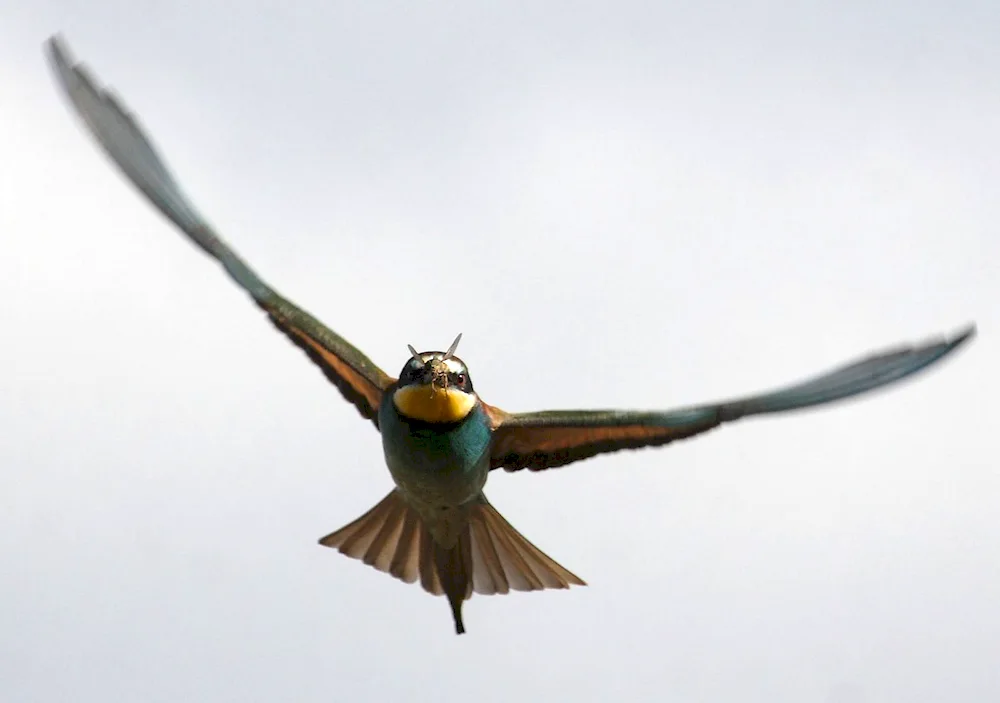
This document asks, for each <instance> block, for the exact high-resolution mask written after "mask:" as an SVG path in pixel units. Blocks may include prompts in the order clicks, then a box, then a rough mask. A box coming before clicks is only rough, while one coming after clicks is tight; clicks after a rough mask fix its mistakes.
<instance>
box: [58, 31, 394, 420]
mask: <svg viewBox="0 0 1000 703" xmlns="http://www.w3.org/2000/svg"><path fill="white" fill-rule="evenodd" d="M47 48H48V55H49V59H50V60H51V62H52V66H53V69H54V70H55V74H56V77H57V78H58V79H59V83H60V84H61V85H62V87H63V89H64V90H65V91H66V95H67V96H68V97H69V99H70V101H71V102H72V103H73V106H74V107H75V108H76V110H77V112H78V113H79V115H80V117H82V118H83V120H84V122H86V123H87V126H88V127H89V128H90V131H91V132H92V133H93V134H94V136H95V137H96V138H97V141H98V142H99V143H100V145H101V146H102V147H103V148H104V150H105V151H106V152H107V153H108V155H109V156H110V157H111V159H112V160H113V161H114V162H115V163H116V164H117V165H118V167H119V168H121V170H122V171H123V172H124V173H125V175H126V176H128V177H129V179H130V180H131V181H132V183H133V184H135V186H136V187H138V188H139V190H141V191H142V192H143V194H145V196H146V197H147V198H149V200H150V201H152V203H153V204H154V205H155V206H156V207H157V208H159V210H160V212H162V213H163V214H164V215H166V216H167V217H168V218H169V219H170V220H171V221H172V222H173V223H174V224H176V225H177V226H178V227H179V228H180V229H181V230H182V231H183V232H184V233H185V234H187V235H188V237H189V238H190V239H191V241H192V242H194V243H195V244H197V245H198V246H199V247H200V248H201V249H202V250H203V251H205V253H207V254H209V255H210V256H213V257H215V258H216V259H217V260H218V261H219V263H221V264H222V266H223V268H225V269H226V272H227V273H228V274H229V275H230V277H231V278H232V279H233V280H234V281H236V283H237V284H239V286H240V287H241V288H243V290H245V291H246V292H247V293H249V294H250V296H251V297H252V298H253V299H254V302H256V303H257V305H258V306H260V307H261V308H262V309H263V310H264V311H265V312H266V313H267V314H268V316H269V317H270V319H271V322H273V323H274V325H275V326H276V327H277V328H278V329H279V330H281V331H282V332H284V333H285V334H286V335H287V336H288V338H289V339H291V340H292V342H294V343H295V344H296V345H297V346H298V347H300V348H301V349H302V350H303V351H305V353H306V354H308V355H309V358H310V359H312V360H313V361H314V362H315V363H316V364H317V365H318V366H319V367H320V368H321V369H322V370H323V373H324V374H325V375H326V377H327V378H328V379H330V380H331V381H332V382H333V383H334V385H336V386H337V388H338V389H340V392H341V393H342V394H343V395H344V397H345V398H347V400H349V401H350V402H351V403H353V404H354V405H355V407H357V409H358V410H359V411H360V412H361V414H362V415H363V416H364V417H366V418H368V419H370V420H372V421H374V422H375V423H376V425H377V424H378V407H379V404H380V403H381V401H382V394H383V392H384V391H385V389H386V388H388V387H389V386H390V385H391V384H392V383H393V381H394V380H395V379H393V378H391V377H390V376H388V375H386V374H385V372H383V371H382V369H380V368H379V367H378V366H376V365H375V364H374V363H372V361H371V360H370V359H368V357H366V356H365V355H364V354H362V353H361V352H360V351H358V350H357V349H355V348H354V347H353V346H351V345H350V344H349V343H348V342H347V341H346V340H344V339H343V338H342V337H340V336H339V335H337V334H336V333H334V332H333V331H332V330H330V329H328V328H327V327H326V326H324V325H323V323H321V322H320V321H319V320H317V319H316V318H314V317H313V316H312V315H310V314H309V313H307V312H305V311H304V310H300V309H299V308H298V307H296V306H295V304H293V303H292V302H290V301H288V300H285V299H284V298H283V297H281V296H280V295H279V294H278V293H277V292H276V291H275V290H273V289H272V288H271V287H270V286H268V285H267V283H265V282H264V281H263V280H261V279H260V278H259V277H258V276H257V274H255V273H254V272H253V271H252V270H251V269H250V268H249V267H248V266H247V265H246V264H245V263H244V262H243V260H242V259H240V257H239V256H237V254H236V252H234V251H233V250H232V249H230V248H229V245H227V244H226V243H225V242H224V241H223V240H222V239H221V238H220V237H219V236H218V235H216V233H215V232H214V231H213V229H212V227H211V226H210V225H209V224H208V223H207V222H206V221H205V219H204V218H203V217H202V216H201V215H200V214H199V213H198V211H197V210H196V209H195V208H194V206H192V205H191V202H190V201H189V200H188V199H187V197H186V196H185V195H184V193H183V192H182V191H181V189H180V188H179V187H178V186H177V183H176V182H175V181H174V178H173V176H172V175H171V174H170V172H169V171H168V170H167V167H166V165H165V164H164V163H163V161H162V159H160V157H159V155H158V154H157V153H156V150H155V149H154V148H153V145H152V143H151V142H150V140H149V139H148V138H147V137H146V135H145V134H144V133H143V130H142V128H141V127H140V126H139V124H138V122H137V121H136V119H135V117H134V116H132V115H130V114H129V112H128V110H126V109H125V108H124V106H123V105H122V104H121V103H120V102H119V101H118V100H117V99H116V98H115V96H113V95H112V94H111V93H110V92H109V91H107V90H102V89H101V88H100V86H99V85H98V83H97V82H96V81H95V80H94V79H93V78H92V77H91V76H90V74H89V72H88V71H87V69H86V67H84V66H82V65H80V64H76V65H74V64H73V63H72V62H71V61H70V59H69V56H68V51H67V50H66V47H65V45H64V42H63V41H62V39H61V38H60V37H58V36H55V37H52V38H50V39H49V41H48V42H47Z"/></svg>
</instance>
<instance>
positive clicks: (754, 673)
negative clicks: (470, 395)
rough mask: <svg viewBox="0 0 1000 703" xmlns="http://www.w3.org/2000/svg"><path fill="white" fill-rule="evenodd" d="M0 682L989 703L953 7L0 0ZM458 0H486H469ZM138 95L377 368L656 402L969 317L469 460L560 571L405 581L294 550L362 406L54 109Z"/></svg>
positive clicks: (402, 694)
mask: <svg viewBox="0 0 1000 703" xmlns="http://www.w3.org/2000/svg"><path fill="white" fill-rule="evenodd" d="M0 7H2V13H0V16H2V21H0V160H2V162H0V163H2V165H0V205H2V207H0V238H2V239H0V241H2V245H0V296H2V299H3V301H4V303H3V304H2V305H0V330H2V332H0V334H2V344H0V365H2V367H3V369H4V371H3V373H0V422H2V427H3V431H2V433H0V699H2V700H3V701H4V702H5V703H6V702H10V703H15V702H20V701H46V702H47V701H80V702H89V701H95V702H96V701H100V702H102V703H106V702H108V701H144V702H145V701H150V702H159V701H241V702H242V701H276V700H281V701H341V700H342V701H368V700H370V701H384V700H408V701H418V700H428V701H430V700H434V701H451V700H455V701H457V700H470V699H471V700H476V701H483V702H484V703H485V702H489V701H503V702H505V703H509V702H510V701H533V700H549V701H552V700H560V699H562V698H567V699H572V700H577V701H604V700H662V701H679V702H688V701H713V702H714V701H720V702H721V701H741V702H744V701H761V702H767V703H779V702H783V701H788V702H794V703H801V702H803V701H817V702H820V703H875V702H877V701H906V702H907V703H921V702H924V701H928V702H930V701H942V700H953V701H986V700H997V699H1000V667H998V666H997V661H998V657H1000V609H998V608H997V598H996V597H997V592H998V589H1000V558H998V554H1000V516H998V510H997V508H998V495H1000V472H998V467H997V458H996V456H997V452H996V445H997V441H998V439H997V429H998V424H1000V423H998V419H1000V418H998V411H997V405H996V398H997V392H998V390H1000V389H998V385H1000V384H998V380H1000V372H998V371H997V359H998V358H1000V342H998V341H997V334H998V332H997V330H998V323H1000V303H998V301H1000V265H998V261H1000V244H998V242H1000V238H998V236H997V228H998V224H1000V198H998V196H997V193H998V192H1000V130H998V129H997V126H998V124H1000V4H997V3H996V2H995V0H982V1H981V2H954V3H941V2H917V3H914V2H895V3H888V2H882V3H874V2H860V1H859V2H839V1H838V2H833V1H831V2H826V3H798V2H753V3H742V4H740V9H738V10H734V9H733V8H732V7H729V6H723V5H719V6H714V7H713V6H712V5H711V4H708V3H701V4H697V7H696V4H695V3H683V4H681V3H676V4H667V3H653V2H646V3H643V2H626V1H622V0H620V1H618V2H610V1H609V2H601V3H597V2H586V3H584V2H573V3H571V2H548V3H539V2H506V3H486V2H472V1H469V2H464V3H457V2H431V3H376V2H371V3H358V2H340V1H337V2H328V1H326V0H303V1H301V2H296V3H278V2H264V1H262V0H250V1H248V2H243V3H236V2H224V1H223V0H203V1H201V2H197V3H150V2H148V1H147V2H139V1H135V0H87V1H86V2H84V1H83V0H78V1H74V2H69V1H64V2H55V1H54V0H0ZM499 7H502V8H503V9H498V8H499ZM56 31H62V32H64V33H65V36H66V38H67V40H68V41H69V44H70V47H71V49H72V50H73V51H74V53H75V54H76V56H78V57H79V58H82V59H84V60H85V61H87V63H88V64H89V65H90V66H91V67H92V69H93V70H94V71H95V73H96V74H97V75H98V76H99V77H100V78H101V80H102V81H104V82H106V83H109V84H111V85H113V86H114V87H115V88H116V89H117V90H118V91H119V93H120V94H121V95H122V96H123V97H124V100H125V101H126V103H127V104H128V105H129V107H130V108H131V109H132V110H134V111H135V112H136V113H137V114H138V115H139V116H140V117H141V119H142V121H143V123H144V124H145V126H146V127H147V128H148V130H149V131H150V133H151V134H152V135H153V137H154V139H155V141H156V142H157V144H158V145H159V147H160V149H161V151H162V152H163V154H164V155H165V156H166V159H167V161H168V162H169V164H170V165H171V167H172V168H173V169H174V171H175V172H176V174H177V176H178V178H179V180H180V181H181V183H182V184H183V186H184V188H185V189H186V190H187V191H188V192H189V193H190V194H191V196H192V198H193V199H194V200H195V202H196V203H197V204H198V205H199V207H200V208H201V209H202V210H203V211H204V212H205V213H206V214H207V215H208V216H209V218H210V219H211V220H212V221H213V222H214V223H215V224H216V225H217V226H218V228H219V229H220V231H221V232H222V233H223V234H224V236H226V237H227V238H228V239H229V240H230V242H231V243H232V244H233V245H234V246H235V247H236V248H237V250H239V251H240V252H241V253H242V254H243V255H244V256H245V257H246V258H247V259H248V260H249V261H250V263H251V264H252V265H253V266H255V267H256V268H257V269H258V270H259V272H260V273H261V274H262V275H263V276H264V277H265V278H266V279H267V280H268V281H269V282H270V283H271V284H272V285H274V286H275V287H276V288H277V289H278V290H280V291H282V292H283V293H284V294H285V295H287V296H288V297H290V298H291V299H293V300H295V301H296V302H297V303H299V304H300V305H301V306H303V307H304V308H306V309H307V310H309V311H311V312H312V313H314V314H315V315H317V316H318V317H320V318H321V319H323V320H324V321H325V322H326V323H327V324H329V325H330V326H331V327H332V328H334V329H336V330H337V331H338V332H340V333H342V334H343V335H345V336H346V337H347V338H348V339H350V340H351V341H352V342H354V343H355V344H357V345H358V346H359V347H361V348H362V349H363V350H364V351H365V352H366V353H367V354H369V355H370V356H371V357H372V358H373V359H374V360H375V361H376V362H378V363H379V364H381V365H382V366H383V367H384V368H385V369H386V370H387V371H388V372H389V373H391V374H394V375H395V374H396V373H398V370H399V368H400V367H402V365H403V363H404V362H405V360H406V358H407V356H408V353H407V351H406V346H405V345H406V344H407V343H412V344H414V345H415V346H416V347H417V348H420V349H440V348H442V347H444V346H446V345H447V344H448V343H449V342H450V341H451V339H452V338H453V337H454V336H455V334H456V333H458V332H460V331H461V332H464V334H465V336H464V340H463V342H462V347H461V350H460V353H461V356H462V357H463V358H464V359H465V361H466V362H467V363H468V364H469V365H470V367H471V371H472V376H473V378H474V380H475V383H476V387H477V389H478V390H479V391H480V393H481V394H482V395H483V397H484V398H486V399H487V400H488V401H489V402H491V403H493V404H495V405H499V406H500V407H503V408H505V409H508V410H531V409H543V408H547V407H550V408H551V407H643V408H666V407H671V406H675V405H684V404H688V403H695V402H702V401H709V400H716V399H722V398H727V397H731V396H734V395H738V394H743V393H747V392H754V391H758V390H763V389H767V388H770V387H772V386H774V385H779V384H783V383H786V382H790V381H795V380H798V379H800V378H802V377H803V376H808V375H810V374H813V373H815V372H819V371H823V370H826V369H827V368H828V367H830V366H832V365H836V364H839V363H841V362H843V361H846V360H849V359H851V358H853V357H855V356H857V355H859V354H862V353H865V352H867V351H869V350H872V349H878V348H882V347H885V346H892V345H894V344H896V343H898V342H902V341H910V340H920V339H923V338H925V337H927V336H929V335H933V334H937V333H942V332H950V331H952V330H954V329H956V328H958V327H959V326H961V325H962V324H964V323H966V322H969V321H973V320H974V321H976V322H977V323H978V325H979V332H980V334H979V338H978V339H977V340H976V341H975V342H974V344H972V345H971V346H970V347H969V348H968V349H966V350H965V351H963V352H961V353H960V354H958V355H957V356H956V357H955V358H954V359H953V360H951V361H949V362H948V363H946V364H944V365H943V366H941V367H939V368H937V369H935V370H934V371H932V372H930V373H928V374H927V375H925V376H921V377H919V378H918V379H917V380H916V381H914V382H912V383H908V384H906V385H905V386H899V387H896V388H894V389H892V390H891V391H887V392H884V393H880V394H878V395H876V396H870V397H868V398H866V399H864V400H862V401H858V402H850V403H845V404H843V405H840V406H835V407H830V408H828V409H824V410H820V411H813V412H806V413H803V414H799V415H790V416H784V417H775V418H769V419H754V420H748V421H746V422H744V423H739V424H737V425H735V426H731V427H728V428H726V429H723V430H721V431H718V432H715V433H711V434H709V435H705V436H703V437H701V438H698V439H694V440H691V441H689V442H683V443H678V444H676V445H672V446H670V447H668V448H665V449H661V450H648V451H643V452H636V453H631V454H620V455H613V456H607V457H603V458H598V459H594V460H590V461H587V462H584V463H580V464H577V465H574V466H571V467H567V468H564V469H561V470H556V471H550V472H547V473H545V474H529V473H527V472H524V473H522V474H517V475H507V474H503V473H497V474H494V475H493V476H491V479H490V483H489V485H488V486H487V494H488V495H489V496H490V499H491V500H492V502H493V503H494V504H495V505H496V506H497V508H498V509H499V510H500V511H501V512H502V513H503V514H504V515H505V516H506V517H507V518H508V519H509V520H510V522H511V523H512V524H514V525H515V526H516V527H517V528H518V529H519V530H521V531H522V532H523V533H524V534H525V535H526V536H527V537H528V538H529V539H530V540H532V541H533V542H535V543H536V544H537V545H538V546H539V547H541V548H542V549H543V550H544V551H546V552H547V553H549V554H550V555H551V556H552V557H553V558H555V559H556V560H557V561H559V562H560V563H562V564H564V565H565V566H566V567H567V568H569V569H571V570H572V571H574V572H576V573H577V574H579V575H580V576H581V577H582V578H584V579H585V580H587V581H588V582H589V583H590V586H589V587H588V588H580V589H574V590H572V591H570V592H546V593H541V594H538V593H533V594H523V593H517V594H513V595H509V596H503V597H481V596H478V597H475V598H473V599H472V601H470V602H469V603H468V604H467V606H466V609H465V611H466V624H467V626H468V629H469V633H468V634H467V635H465V636H463V637H456V636H455V635H454V633H453V628H452V624H451V618H450V616H449V613H448V607H447V605H446V603H445V601H444V600H443V599H440V598H432V597H430V596H428V595H427V594H425V593H424V592H423V591H421V589H419V588H417V587H414V586H407V585H405V584H402V583H400V582H398V581H395V580H394V579H391V578H388V577H387V576H385V575H384V574H380V573H378V572H376V571H375V570H373V569H370V568H368V567H365V566H363V565H362V564H360V563H359V562H356V561H353V560H350V559H347V558H345V557H343V556H340V555H339V554H337V553H335V552H333V551H331V550H328V549H324V548H322V547H320V546H318V545H317V544H316V540H317V539H318V538H319V537H320V536H322V535H324V534H327V533H328V532H330V531H332V530H334V529H336V528H339V527H341V526H342V525H344V524H345V523H347V522H349V521H350V520H353V519H354V518H355V517H357V516H358V515H360V514H361V513H363V512H364V511H366V510H367V509H368V508H369V507H371V506H372V505H373V504H374V503H375V502H376V501H377V500H379V499H380V498H381V497H382V496H383V495H384V494H385V493H386V492H387V491H388V490H389V488H390V486H391V481H390V478H389V475H388V472H387V471H386V469H385V466H384V463H383V459H382V454H381V446H380V442H379V437H378V434H377V433H376V432H375V431H373V430H372V429H371V426H370V425H368V424H366V423H364V422H362V421H361V420H360V419H359V417H358V415H357V413H356V412H355V410H354V409H353V408H352V407H350V406H349V405H348V404H347V403H345V402H344V401H343V400H342V399H341V398H340V396H339V394H338V393H337V391H336V389H335V388H334V387H333V386H332V385H330V384H329V383H328V382H327V381H326V380H325V379H324V378H323V376H322V375H321V374H320V372H319V371H318V370H317V369H316V368H314V367H313V366H312V365H311V364H310V363H309V362H308V361H307V360H306V358H305V357H304V355H302V354H301V353H300V352H299V351H298V350H297V349H295V348H294V347H293V346H292V345H290V344H289V343H288V342H287V340H286V339H285V338H284V337H282V336H281V335H279V334H277V333H276V332H275V331H274V330H273V328H272V327H271V325H270V324H268V323H267V322H266V321H265V320H264V319H263V317H262V315H261V313H260V312H259V311H258V310H257V309H256V308H255V307H254V306H253V305H252V304H250V302H249V301H248V299H247V298H246V297H245V296H244V295H243V294H242V293H241V292H240V291H239V290H238V289H237V288H236V287H235V286H234V285H232V284H231V283H230V282H229V281H228V280H227V279H226V278H225V276H224V274H223V273H222V271H221V269H219V268H218V267H217V266H216V265H215V264H214V263H212V262H211V261H210V260H208V259H207V258H206V257H205V256H203V255H202V254H201V253H200V252H199V251H198V250H197V249H195V248H194V247H193V246H191V245H190V244H188V243H187V242H185V241H183V240H182V238H181V237H179V236H178V235H177V234H176V233H175V232H174V231H173V230H172V229H171V228H170V227H169V226H168V225H167V224H166V222H165V221H164V220H163V219H162V218H161V217H159V216H158V215H157V214H156V213H155V212H154V211H153V210H152V209H151V208H150V206H148V205H147V204H146V202H145V201H144V200H142V199H140V197H139V196H138V195H137V194H136V193H135V192H134V190H133V189H132V188H131V187H129V186H128V185H127V184H126V183H125V182H124V181H123V179H122V178H121V177H120V176H119V174H118V173H117V171H115V170H114V169H113V168H112V167H111V166H110V165H109V163H108V162H107V161H106V159H105V158H104V156H103V154H102V153H101V152H100V151H98V149H97V148H95V146H94V144H93V143H92V141H91V140H90V138H89V136H88V135H86V134H85V133H84V132H83V131H82V129H81V127H80V124H79V121H78V120H77V119H76V117H75V116H74V115H72V114H70V112H69V111H68V110H67V107H66V104H65V103H64V101H63V100H62V97H61V96H60V95H59V93H58V92H57V90H56V88H55V85H54V82H53V80H52V79H51V76H50V75H49V72H48V67H47V65H46V62H45V60H44V58H43V54H42V46H41V45H42V42H43V41H44V40H45V38H46V37H47V36H48V35H49V34H51V33H53V32H56Z"/></svg>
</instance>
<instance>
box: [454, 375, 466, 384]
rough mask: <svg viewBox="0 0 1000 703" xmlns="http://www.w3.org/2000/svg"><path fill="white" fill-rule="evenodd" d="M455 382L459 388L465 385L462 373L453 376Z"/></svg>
mask: <svg viewBox="0 0 1000 703" xmlns="http://www.w3.org/2000/svg"><path fill="white" fill-rule="evenodd" d="M455 382H456V383H458V385H460V386H461V385H463V384H464V383H465V374H464V373H459V374H455Z"/></svg>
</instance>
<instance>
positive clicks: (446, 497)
mask: <svg viewBox="0 0 1000 703" xmlns="http://www.w3.org/2000/svg"><path fill="white" fill-rule="evenodd" d="M423 449H424V448H422V447H421V446H419V444H417V445H415V446H409V447H396V448H394V449H393V450H392V451H391V452H389V451H387V452H386V463H387V464H388V466H389V473H390V474H392V479H393V481H394V482H395V483H396V487H397V488H399V490H400V491H402V493H403V494H404V495H405V496H406V497H407V498H408V499H409V500H410V502H411V503H413V504H414V507H418V508H428V509H438V510H440V509H449V508H454V507H457V506H460V505H463V504H465V503H468V502H470V501H472V500H474V499H476V498H477V497H478V496H479V494H480V492H481V491H482V489H483V486H484V485H485V484H486V477H487V475H488V473H489V462H488V457H486V456H484V457H477V458H476V460H475V461H468V460H467V459H465V458H463V457H461V456H455V455H444V456H442V455H440V454H438V453H436V452H430V453H428V452H426V451H424V450H423Z"/></svg>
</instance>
